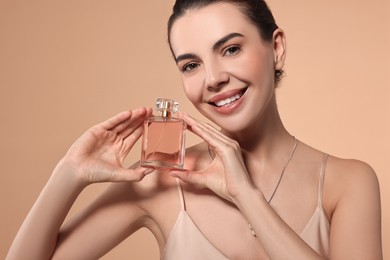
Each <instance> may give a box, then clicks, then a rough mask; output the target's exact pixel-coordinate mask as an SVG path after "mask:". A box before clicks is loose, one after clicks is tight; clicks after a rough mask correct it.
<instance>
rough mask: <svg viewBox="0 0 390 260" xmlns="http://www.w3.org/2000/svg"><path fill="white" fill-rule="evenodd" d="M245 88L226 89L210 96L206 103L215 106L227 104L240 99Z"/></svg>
mask: <svg viewBox="0 0 390 260" xmlns="http://www.w3.org/2000/svg"><path fill="white" fill-rule="evenodd" d="M246 90H247V88H243V89H234V90H230V91H226V92H224V93H221V94H218V95H216V96H214V97H212V98H210V99H209V101H208V103H209V104H211V105H214V106H216V107H222V106H226V105H229V104H230V103H232V102H235V101H236V100H238V99H240V98H241V97H242V96H243V95H244V94H245V91H246Z"/></svg>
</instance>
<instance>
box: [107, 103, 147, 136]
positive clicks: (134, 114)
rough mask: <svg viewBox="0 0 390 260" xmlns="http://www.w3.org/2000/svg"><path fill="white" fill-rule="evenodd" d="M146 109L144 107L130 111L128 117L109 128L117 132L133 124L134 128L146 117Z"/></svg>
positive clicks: (125, 129)
mask: <svg viewBox="0 0 390 260" xmlns="http://www.w3.org/2000/svg"><path fill="white" fill-rule="evenodd" d="M146 115H147V111H146V109H145V108H139V109H136V110H133V111H131V116H130V118H127V119H125V120H123V121H122V122H120V123H118V124H117V125H116V126H114V127H113V128H111V129H110V131H113V132H115V133H117V134H121V133H122V132H123V131H127V130H128V129H129V128H131V127H132V126H133V125H135V127H134V128H133V129H135V128H137V127H138V125H139V124H140V123H141V122H143V121H144V120H145V118H146Z"/></svg>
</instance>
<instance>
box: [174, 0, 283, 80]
mask: <svg viewBox="0 0 390 260" xmlns="http://www.w3.org/2000/svg"><path fill="white" fill-rule="evenodd" d="M220 2H225V3H231V4H234V5H236V6H238V7H239V9H240V10H241V12H242V13H243V14H244V15H245V16H246V17H247V18H248V19H249V21H250V22H252V23H253V24H254V25H255V26H256V27H257V29H258V30H259V33H260V36H261V37H262V39H263V40H265V41H271V40H272V37H273V33H274V31H275V30H276V29H278V28H279V27H278V26H277V25H276V22H275V18H274V16H273V15H272V12H271V10H270V9H269V7H268V5H267V3H266V2H265V1H264V0H176V2H175V5H174V6H173V12H172V15H171V16H170V17H169V20H168V43H169V46H170V47H171V39H170V33H171V30H172V26H173V24H174V23H175V21H176V20H177V19H179V18H180V17H182V16H183V15H184V14H185V13H186V11H188V10H193V9H200V8H202V7H206V6H208V5H210V4H214V3H220ZM171 51H172V53H173V50H172V47H171ZM283 74H284V72H283V70H275V84H276V85H278V83H279V82H280V80H281V77H282V76H283Z"/></svg>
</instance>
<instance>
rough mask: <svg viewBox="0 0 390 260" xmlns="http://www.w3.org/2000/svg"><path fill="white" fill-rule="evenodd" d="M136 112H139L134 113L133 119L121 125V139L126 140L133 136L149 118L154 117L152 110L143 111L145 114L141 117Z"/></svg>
mask: <svg viewBox="0 0 390 260" xmlns="http://www.w3.org/2000/svg"><path fill="white" fill-rule="evenodd" d="M136 112H137V111H134V112H133V116H132V118H131V119H130V120H128V121H127V122H126V124H123V125H121V132H119V133H118V135H119V136H120V138H122V139H126V138H127V137H128V136H129V135H131V134H132V133H133V132H134V131H135V129H137V128H138V127H140V125H142V124H143V123H144V122H145V120H146V118H147V117H149V116H151V115H152V113H153V110H152V109H151V108H145V110H144V111H142V112H145V114H144V113H141V114H140V115H138V114H137V113H136Z"/></svg>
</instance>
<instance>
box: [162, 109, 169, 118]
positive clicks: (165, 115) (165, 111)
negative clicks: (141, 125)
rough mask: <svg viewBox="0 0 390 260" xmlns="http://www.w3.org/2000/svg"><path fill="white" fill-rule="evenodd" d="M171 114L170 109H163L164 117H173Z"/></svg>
mask: <svg viewBox="0 0 390 260" xmlns="http://www.w3.org/2000/svg"><path fill="white" fill-rule="evenodd" d="M171 115H172V113H171V111H169V110H163V111H161V117H163V118H171Z"/></svg>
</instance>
